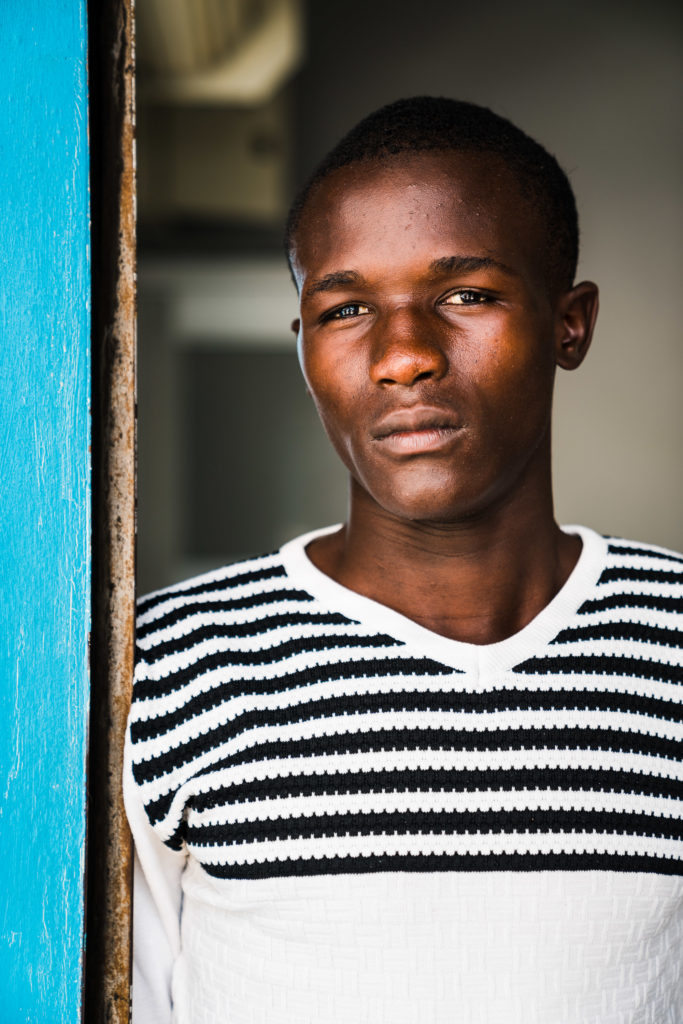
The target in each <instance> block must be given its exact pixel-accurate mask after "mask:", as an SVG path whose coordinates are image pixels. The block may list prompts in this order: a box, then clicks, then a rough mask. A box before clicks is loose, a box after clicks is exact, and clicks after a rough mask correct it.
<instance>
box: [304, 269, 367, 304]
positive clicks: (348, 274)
mask: <svg viewBox="0 0 683 1024" xmlns="http://www.w3.org/2000/svg"><path fill="white" fill-rule="evenodd" d="M363 283H364V281H363V278H362V277H361V275H360V274H359V273H358V272H357V271H356V270H335V271H334V272H333V273H331V274H325V276H324V277H319V278H316V279H314V280H313V281H311V282H310V284H307V285H306V287H305V288H304V294H305V295H306V298H310V297H311V296H313V295H317V294H318V292H332V291H334V290H335V289H336V288H351V287H353V286H354V285H356V286H357V285H361V284H363Z"/></svg>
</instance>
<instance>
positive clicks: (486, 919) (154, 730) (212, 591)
mask: <svg viewBox="0 0 683 1024" xmlns="http://www.w3.org/2000/svg"><path fill="white" fill-rule="evenodd" d="M287 246H288V254H289V258H290V262H291V266H292V270H293V274H294V277H295V280H296V284H297V288H298V290H299V295H300V300H301V315H300V319H299V320H297V321H296V322H295V324H294V325H293V326H294V330H295V331H296V333H297V336H298V344H299V353H300V359H301V365H302V368H303V372H304V376H305V379H306V383H307V385H308V388H309V390H310V392H311V395H312V397H313V399H314V401H315V403H316V405H317V408H318V410H319V413H320V417H321V419H322V422H323V424H324V426H325V429H326V430H327V432H328V434H329V436H330V438H331V440H332V443H333V444H334V446H335V448H336V450H337V452H338V454H339V456H340V457H341V459H342V460H343V462H344V463H345V465H346V467H347V468H348V470H349V475H350V507H349V515H348V520H347V522H346V523H345V524H344V525H343V526H341V527H333V528H332V529H327V530H322V531H318V532H316V533H314V534H311V535H308V536H306V537H301V538H298V539H297V540H294V541H292V542H291V543H289V544H287V545H285V547H284V548H283V549H282V550H281V551H280V552H278V553H276V554H272V555H268V556H266V557H262V558H256V559H254V560H252V561H249V562H246V563H242V564H239V565H233V566H229V567H228V568H224V569H220V570H218V571H217V572H214V573H210V574H208V575H206V576H203V577H199V578H198V579H195V580H192V581H190V582H188V583H184V584H181V585H179V586H176V587H171V588H169V589H167V590H165V591H162V592H159V593H157V594H153V595H152V596H151V597H148V598H146V599H145V600H143V601H142V602H141V606H140V619H139V634H138V635H139V650H140V654H139V664H138V670H137V675H136V683H135V692H134V702H133V708H132V711H131V720H130V736H129V741H128V747H127V750H128V767H127V770H126V777H125V780H124V786H125V794H126V801H127V807H128V813H129V816H130V821H131V825H132V828H133V833H134V836H135V841H136V847H137V851H138V856H139V861H140V864H141V871H140V873H139V876H138V882H137V883H136V885H137V888H136V915H137V920H136V931H135V950H136V963H137V968H136V970H137V973H136V979H135V985H134V998H135V1007H136V1024H141V1022H143V1021H144V1022H146V1021H153V1020H155V1019H158V1020H168V1019H170V1015H171V1009H170V1005H171V1000H172V1001H173V1007H174V1010H173V1012H174V1014H175V1017H174V1019H175V1020H177V1021H179V1022H183V1024H184V1022H189V1021H192V1022H198V1024H199V1022H201V1024H207V1022H219V1021H220V1022H224V1021H230V1022H233V1024H242V1022H247V1021H249V1022H258V1024H261V1022H263V1024H266V1022H268V1024H285V1022H286V1024H290V1022H291V1024H294V1022H296V1024H304V1022H315V1024H325V1022H335V1024H341V1022H344V1024H355V1022H363V1021H368V1022H370V1021H372V1022H373V1024H374V1022H380V1021H383V1022H387V1024H389V1022H390V1024H397V1022H406V1024H408V1022H410V1024H421V1022H438V1024H442V1022H446V1021H448V1022H451V1021H462V1022H468V1024H474V1022H482V1024H483V1022H486V1024H492V1022H505V1024H555V1022H563V1024H578V1022H581V1024H588V1022H593V1024H627V1022H629V1024H635V1022H636V1021H638V1022H640V1024H655V1022H657V1024H664V1022H668V1024H675V1022H680V1021H681V1020H683V978H682V973H681V972H682V962H683V957H682V956H681V948H682V946H681V942H682V939H683V879H682V877H681V876H682V867H683V862H682V861H681V852H682V851H683V845H682V844H681V816H680V809H681V803H680V800H681V793H682V787H681V776H682V772H681V764H680V760H679V754H680V740H681V724H680V723H681V715H680V708H681V703H680V700H681V693H680V685H679V684H680V683H681V682H683V658H682V656H681V647H680V625H681V611H682V610H683V609H682V606H683V596H682V595H683V590H682V588H681V582H682V581H683V559H682V558H681V557H680V556H677V555H675V554H673V553H671V552H667V551H664V550H662V549H660V548H655V547H651V546H646V545H644V544H642V543H630V542H627V541H623V540H615V539H605V538H603V537H601V536H599V535H597V534H596V533H594V532H593V531H591V530H589V529H586V528H585V527H575V526H572V527H565V528H564V529H561V528H560V527H558V526H557V524H556V523H555V521H554V518H553V504H552V493H551V474H550V417H551V404H552V392H553V379H554V375H555V370H556V367H557V366H560V367H562V368H564V369H570V370H571V369H574V368H576V367H578V366H579V364H580V363H581V361H582V360H583V358H584V355H585V353H586V350H587V348H588V345H589V343H590V340H591V334H592V331H593V324H594V321H595V316H596V312H597V288H596V286H595V285H594V284H591V283H590V282H583V283H581V284H574V273H575V269H576V258H577V224H576V211H575V206H574V199H573V195H572V192H571V189H570V186H569V183H568V181H567V179H566V177H565V175H564V174H563V172H562V171H561V170H560V168H559V167H558V165H557V163H556V162H555V160H554V159H553V158H552V157H551V156H550V155H549V154H547V153H546V152H545V151H544V150H543V149H542V148H541V147H540V146H539V145H538V144H537V143H535V142H533V141H532V140H531V139H529V138H528V137H527V136H525V135H524V134H523V133H522V132H521V131H519V130H518V129H517V128H515V127H514V126H512V125H511V124H509V123H508V122H507V121H505V120H503V119H501V118H499V117H497V116H496V115H494V114H492V113H491V112H490V111H488V110H485V109H482V108H479V107H475V106H472V105H470V104H463V103H456V102H454V101H451V100H444V99H430V98H417V99H413V100H407V101H400V102H398V103H395V104H392V105H391V106H389V107H386V108H384V109H382V110H380V111H378V112H376V113H375V114H373V115H371V116H370V117H369V118H367V119H366V120H365V121H363V122H361V124H360V125H358V126H357V127H356V128H355V129H354V130H353V131H352V132H351V133H350V134H349V135H348V136H347V137H346V139H344V140H342V142H341V143H340V144H339V145H338V146H337V147H336V149H335V150H334V151H333V152H332V153H331V154H330V155H329V156H328V157H327V159H326V160H325V161H324V163H323V164H322V165H321V167H320V168H319V169H318V171H317V172H316V174H315V175H314V177H313V178H312V180H311V182H310V183H309V185H308V186H307V187H306V189H305V190H304V192H303V193H302V195H301V196H300V197H299V199H298V201H297V202H296V203H295V206H294V208H293V210H292V214H291V217H290V223H289V229H288V236H287ZM274 429H278V427H277V425H274ZM171 987H172V996H171V994H170V992H171ZM155 1013H156V1014H157V1016H154V1014H155Z"/></svg>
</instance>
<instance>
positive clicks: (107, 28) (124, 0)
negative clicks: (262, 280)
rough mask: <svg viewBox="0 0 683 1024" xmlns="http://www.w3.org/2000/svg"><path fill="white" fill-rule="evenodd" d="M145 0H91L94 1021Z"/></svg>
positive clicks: (105, 977) (112, 1012) (113, 981)
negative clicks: (137, 18) (138, 54)
mask: <svg viewBox="0 0 683 1024" xmlns="http://www.w3.org/2000/svg"><path fill="white" fill-rule="evenodd" d="M133 14H134V9H133V0H106V2H104V3H103V2H101V0H90V2H89V4H88V30H89V86H90V145H91V208H92V267H93V313H92V323H93V335H92V337H93V346H92V350H93V517H92V518H93V547H92V564H93V634H92V644H91V720H90V752H89V770H88V801H89V803H88V845H87V853H86V871H87V888H86V913H87V919H86V922H87V923H86V958H85V964H86V966H85V991H84V1020H85V1021H86V1022H87V1024H105V1022H106V1024H127V1022H128V1021H129V1019H130V1011H129V991H130V960H131V909H132V898H131V894H132V846H131V838H130V832H129V829H128V824H127V821H126V817H125V813H124V809H123V800H122V795H121V771H122V758H123V740H124V733H125V726H126V718H127V714H128V708H129V705H130V694H131V685H132V670H133V644H134V607H135V604H134V594H135V348H136V308H135V298H136V296H135V268H136V263H135V149H134V146H135V140H134V132H135V77H134V61H135V39H134V20H133Z"/></svg>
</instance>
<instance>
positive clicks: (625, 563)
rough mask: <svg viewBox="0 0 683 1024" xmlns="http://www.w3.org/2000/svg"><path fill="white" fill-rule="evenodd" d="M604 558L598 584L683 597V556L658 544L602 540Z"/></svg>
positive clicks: (623, 539) (620, 539) (614, 539)
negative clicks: (605, 543)
mask: <svg viewBox="0 0 683 1024" xmlns="http://www.w3.org/2000/svg"><path fill="white" fill-rule="evenodd" d="M606 541H607V554H606V559H605V566H604V569H603V572H602V575H601V577H600V580H599V583H600V584H602V585H604V584H606V583H611V584H615V585H619V584H622V585H623V587H624V588H625V589H626V590H634V591H635V590H643V591H644V592H649V591H651V592H652V593H653V594H655V593H659V594H661V595H663V594H665V593H666V594H668V595H669V596H671V597H678V598H681V597H682V596H683V554H681V553H680V552H678V551H673V550H672V549H670V548H665V547H662V546H660V545H658V544H647V543H644V542H643V541H637V540H628V539H626V538H623V537H612V536H608V537H606Z"/></svg>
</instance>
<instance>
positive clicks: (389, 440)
mask: <svg viewBox="0 0 683 1024" xmlns="http://www.w3.org/2000/svg"><path fill="white" fill-rule="evenodd" d="M461 429H462V424H461V422H460V420H459V419H458V417H457V416H456V415H455V414H454V413H453V411H452V410H450V409H449V410H446V409H439V408H436V407H434V406H413V407H412V408H403V409H394V410H393V412H390V413H388V414H386V415H385V416H383V417H381V419H380V420H378V422H377V423H376V424H375V426H374V428H373V430H372V435H373V437H374V439H375V440H376V441H378V442H379V443H380V444H381V445H382V447H383V448H384V449H387V450H389V451H392V452H395V453H397V454H402V453H403V454H411V453H418V452H429V451H437V450H438V449H440V448H443V447H444V446H445V445H447V444H450V442H451V441H452V440H453V438H454V437H455V436H456V435H457V434H458V432H459V431H460V430H461Z"/></svg>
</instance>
